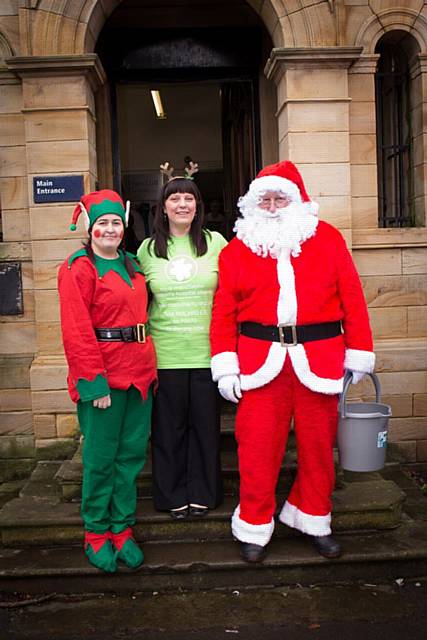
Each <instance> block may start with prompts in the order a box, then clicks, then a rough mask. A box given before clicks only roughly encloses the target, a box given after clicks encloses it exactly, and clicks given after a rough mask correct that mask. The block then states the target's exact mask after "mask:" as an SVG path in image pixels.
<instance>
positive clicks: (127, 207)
mask: <svg viewBox="0 0 427 640" xmlns="http://www.w3.org/2000/svg"><path fill="white" fill-rule="evenodd" d="M129 212H130V200H126V209H125V227H127V226H128V224H129Z"/></svg>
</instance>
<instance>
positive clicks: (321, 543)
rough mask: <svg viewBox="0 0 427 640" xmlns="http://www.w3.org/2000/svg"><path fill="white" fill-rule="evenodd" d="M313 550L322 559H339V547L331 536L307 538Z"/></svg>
mask: <svg viewBox="0 0 427 640" xmlns="http://www.w3.org/2000/svg"><path fill="white" fill-rule="evenodd" d="M308 537H309V538H310V540H311V542H312V543H313V545H314V547H315V549H316V550H317V551H318V553H320V555H321V556H323V557H324V558H339V557H340V555H341V545H340V543H339V542H337V541H336V540H335V539H334V538H333V537H332V536H330V535H329V536H308Z"/></svg>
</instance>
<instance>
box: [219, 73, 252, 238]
mask: <svg viewBox="0 0 427 640" xmlns="http://www.w3.org/2000/svg"><path fill="white" fill-rule="evenodd" d="M221 98H222V149H223V167H224V209H225V213H226V217H227V236H228V237H229V238H230V237H231V235H232V232H233V227H234V221H235V219H236V217H237V201H238V199H239V197H240V196H241V195H243V194H244V193H246V191H247V189H248V185H249V183H250V182H251V180H252V179H253V178H254V177H255V172H256V157H255V123H254V108H253V106H254V96H253V83H252V82H251V81H249V80H245V81H236V82H228V83H224V84H223V86H222V88H221Z"/></svg>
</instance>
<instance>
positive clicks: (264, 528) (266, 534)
mask: <svg viewBox="0 0 427 640" xmlns="http://www.w3.org/2000/svg"><path fill="white" fill-rule="evenodd" d="M231 531H232V534H233V536H234V537H235V538H237V540H239V541H240V542H250V543H252V544H259V545H261V547H265V545H266V544H268V543H269V542H270V539H271V536H272V535H273V531H274V519H273V518H272V519H271V521H270V522H267V523H266V524H250V523H249V522H246V521H245V520H242V519H241V518H240V505H237V507H236V509H235V510H234V513H233V515H232V517H231Z"/></svg>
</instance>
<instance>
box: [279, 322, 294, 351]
mask: <svg viewBox="0 0 427 640" xmlns="http://www.w3.org/2000/svg"><path fill="white" fill-rule="evenodd" d="M285 327H289V328H290V330H291V332H292V342H285V332H284V328H285ZM277 328H278V329H279V340H280V346H281V347H296V346H297V344H298V340H297V328H296V326H295V325H294V324H278V325H277Z"/></svg>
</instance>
